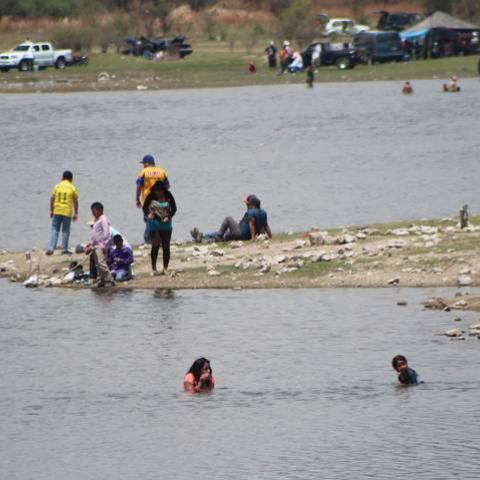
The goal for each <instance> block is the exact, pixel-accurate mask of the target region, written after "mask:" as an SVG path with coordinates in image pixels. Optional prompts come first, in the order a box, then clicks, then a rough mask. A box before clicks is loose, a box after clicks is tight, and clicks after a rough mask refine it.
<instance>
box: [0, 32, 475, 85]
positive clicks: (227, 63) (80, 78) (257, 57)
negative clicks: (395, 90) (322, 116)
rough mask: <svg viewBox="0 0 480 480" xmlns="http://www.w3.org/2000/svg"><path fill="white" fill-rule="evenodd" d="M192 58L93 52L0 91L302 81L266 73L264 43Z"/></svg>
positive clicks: (394, 74)
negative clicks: (84, 60) (253, 69)
mask: <svg viewBox="0 0 480 480" xmlns="http://www.w3.org/2000/svg"><path fill="white" fill-rule="evenodd" d="M193 47H194V53H193V55H191V56H190V57H188V58H186V59H185V60H176V61H163V62H154V61H149V60H145V59H143V58H134V57H127V56H121V55H117V54H114V53H107V54H101V53H93V54H91V55H90V62H89V64H88V65H87V66H76V67H70V68H67V69H66V70H63V71H58V70H55V69H53V68H49V69H46V70H44V71H40V72H27V73H20V72H18V71H16V70H11V71H10V72H8V73H1V74H0V92H19V91H22V92H23V91H92V90H93V91H95V90H135V89H137V87H138V86H141V89H144V88H143V87H147V88H148V89H149V90H160V89H177V88H200V87H229V86H247V85H270V84H272V85H283V84H293V83H303V82H304V81H305V76H304V74H303V73H300V74H285V75H281V76H278V75H276V74H275V73H272V72H270V71H269V70H268V68H267V66H266V64H265V59H264V56H263V48H264V45H263V43H262V44H261V46H260V43H259V44H258V45H257V46H256V47H254V48H253V49H251V51H249V52H247V48H246V46H245V45H244V44H242V43H236V45H235V48H234V49H231V48H230V45H229V44H228V42H207V41H204V42H200V43H194V45H193ZM250 61H253V62H255V64H256V66H257V73H256V74H248V73H247V65H248V63H249V62H250ZM477 62H478V56H470V57H451V58H445V59H439V60H423V61H412V62H408V63H393V64H383V65H380V64H379V65H372V66H367V65H359V66H357V67H356V68H354V69H352V70H344V71H340V70H338V69H337V68H335V67H322V68H320V69H319V70H318V72H317V75H316V82H320V83H321V82H344V81H368V80H373V81H375V80H407V79H409V80H411V79H424V78H425V79H429V78H438V79H446V78H448V77H449V76H450V75H452V74H456V75H458V76H459V77H460V78H465V77H472V76H476V75H478V72H477ZM101 72H106V73H108V74H109V75H110V78H109V79H108V80H103V81H99V80H98V74H99V73H101Z"/></svg>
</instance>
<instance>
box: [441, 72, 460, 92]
mask: <svg viewBox="0 0 480 480" xmlns="http://www.w3.org/2000/svg"><path fill="white" fill-rule="evenodd" d="M457 80H458V79H457V77H456V76H455V75H453V76H451V77H450V81H449V82H448V84H446V83H444V84H443V90H444V91H445V92H459V91H460V87H459V86H458V85H457Z"/></svg>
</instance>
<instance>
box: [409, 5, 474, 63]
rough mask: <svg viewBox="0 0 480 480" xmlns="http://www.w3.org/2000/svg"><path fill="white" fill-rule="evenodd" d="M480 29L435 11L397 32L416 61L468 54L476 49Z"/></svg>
mask: <svg viewBox="0 0 480 480" xmlns="http://www.w3.org/2000/svg"><path fill="white" fill-rule="evenodd" d="M479 32H480V26H478V25H474V24H473V23H469V22H465V21H464V20H460V19H459V18H455V17H452V16H451V15H449V14H448V13H445V12H435V13H433V14H432V15H430V16H429V17H427V18H425V19H424V20H422V21H421V22H419V23H417V24H416V25H414V26H413V27H411V28H409V29H408V30H404V31H403V32H401V33H400V36H401V38H402V40H403V42H404V49H405V50H406V51H407V52H408V53H409V54H410V55H412V57H415V58H419V57H425V58H430V57H431V58H437V57H448V56H451V55H468V54H472V53H477V52H478V50H479Z"/></svg>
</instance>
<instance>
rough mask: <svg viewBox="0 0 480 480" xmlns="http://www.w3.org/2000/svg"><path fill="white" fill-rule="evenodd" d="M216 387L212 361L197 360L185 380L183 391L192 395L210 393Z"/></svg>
mask: <svg viewBox="0 0 480 480" xmlns="http://www.w3.org/2000/svg"><path fill="white" fill-rule="evenodd" d="M214 387H215V378H214V377H213V373H212V367H211V366H210V360H208V359H206V358H204V357H202V358H198V359H197V360H195V361H194V362H193V364H192V366H191V367H190V370H189V371H188V372H187V373H186V374H185V377H184V379H183V389H184V390H185V391H186V392H190V393H200V392H210V391H212V390H213V388H214Z"/></svg>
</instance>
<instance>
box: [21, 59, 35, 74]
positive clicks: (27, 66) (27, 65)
mask: <svg viewBox="0 0 480 480" xmlns="http://www.w3.org/2000/svg"><path fill="white" fill-rule="evenodd" d="M18 69H19V70H20V71H21V72H28V71H30V70H32V65H31V63H30V62H29V61H28V60H22V61H21V62H20V63H19V65H18Z"/></svg>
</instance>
